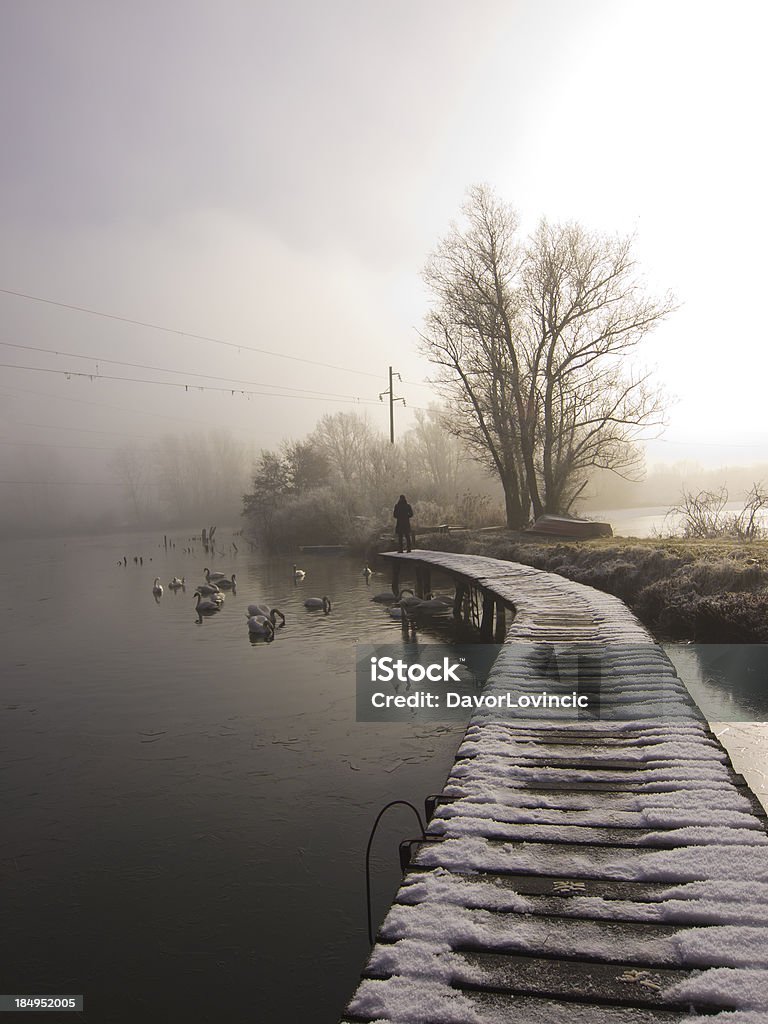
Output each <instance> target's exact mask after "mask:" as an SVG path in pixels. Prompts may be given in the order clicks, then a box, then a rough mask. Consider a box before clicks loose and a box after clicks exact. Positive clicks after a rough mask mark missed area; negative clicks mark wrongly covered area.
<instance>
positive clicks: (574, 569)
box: [367, 531, 768, 643]
mask: <svg viewBox="0 0 768 1024" xmlns="http://www.w3.org/2000/svg"><path fill="white" fill-rule="evenodd" d="M417 545H418V547H419V548H422V549H425V550H432V551H446V552H453V553H456V554H468V555H484V556H486V557H489V558H498V559H501V560H502V561H510V562H520V563H521V564H523V565H530V566H532V567H533V568H535V569H544V570H546V571H547V572H553V573H557V574H558V575H560V576H563V577H564V578H566V579H570V580H573V581H574V582H577V583H584V584H586V585H588V586H591V587H595V588H596V589H597V590H601V591H603V592H604V593H608V594H611V595H613V596H614V597H618V598H620V599H621V600H622V601H624V602H625V604H627V606H628V607H629V608H630V609H631V611H632V612H633V613H634V614H635V615H636V616H637V618H638V619H639V620H640V621H641V622H642V623H643V625H644V626H646V628H648V629H649V630H650V631H651V632H652V633H653V635H654V636H655V637H656V638H657V639H659V640H690V641H694V642H696V643H768V541H755V542H752V543H748V544H747V543H743V542H737V541H730V540H723V539H713V540H695V541H694V540H684V539H679V538H663V539H662V538H647V539H646V538H643V539H638V538H634V537H626V538H625V537H612V538H597V539H594V540H584V541H570V540H569V541H563V540H561V539H558V538H549V537H547V538H541V537H537V538H535V539H533V538H531V537H530V536H529V535H526V534H524V533H515V532H513V531H508V532H507V531H505V532H503V533H493V534H489V533H482V532H471V531H466V532H462V533H449V534H430V535H426V536H423V537H419V538H418V540H417ZM367 554H368V555H373V552H371V551H370V550H369V551H368V552H367Z"/></svg>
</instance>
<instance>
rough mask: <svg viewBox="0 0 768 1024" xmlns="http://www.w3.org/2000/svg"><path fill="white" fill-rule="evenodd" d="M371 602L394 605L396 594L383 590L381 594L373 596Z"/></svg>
mask: <svg viewBox="0 0 768 1024" xmlns="http://www.w3.org/2000/svg"><path fill="white" fill-rule="evenodd" d="M371 600H372V601H377V602H378V603H379V604H394V603H395V601H397V594H393V593H392V591H391V590H385V591H384V593H382V594H374V595H373V597H372V598H371Z"/></svg>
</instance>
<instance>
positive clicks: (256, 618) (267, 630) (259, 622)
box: [248, 615, 275, 639]
mask: <svg viewBox="0 0 768 1024" xmlns="http://www.w3.org/2000/svg"><path fill="white" fill-rule="evenodd" d="M248 632H249V633H250V634H251V636H265V637H267V638H268V639H271V638H272V637H274V635H275V627H274V625H273V624H272V622H271V621H270V620H269V619H268V618H267V617H266V616H265V615H251V617H250V618H249V619H248Z"/></svg>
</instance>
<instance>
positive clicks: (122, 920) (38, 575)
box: [0, 534, 765, 1024]
mask: <svg viewBox="0 0 768 1024" xmlns="http://www.w3.org/2000/svg"><path fill="white" fill-rule="evenodd" d="M171 539H172V541H173V542H175V544H176V547H175V548H172V549H171V550H169V551H166V550H165V549H164V547H163V546H162V538H161V537H158V536H157V535H156V534H152V535H137V534H132V535H125V536H111V537H106V538H97V539H90V540H85V539H74V540H73V539H66V540H45V541H34V542H33V541H29V542H19V543H14V544H7V543H6V544H4V545H0V576H2V579H1V580H0V583H1V584H2V586H1V589H0V592H1V593H2V598H0V608H1V609H2V615H1V616H0V638H1V639H0V643H1V644H2V651H3V676H2V688H1V689H0V822H1V823H2V824H1V825H0V920H1V921H2V928H0V992H2V993H4V994H21V993H25V994H51V995H53V994H80V993H82V994H83V995H84V996H85V1007H86V1009H85V1012H84V1013H83V1014H82V1015H78V1014H71V1013H70V1014H66V1015H64V1014H53V1015H50V1016H49V1017H48V1018H47V1019H51V1020H64V1021H70V1022H71V1021H72V1020H74V1019H78V1017H80V1018H81V1019H84V1020H87V1021H90V1022H94V1024H108V1022H120V1024H122V1022H129V1021H130V1022H136V1021H142V1022H154V1021H171V1020H178V1021H185V1022H188V1024H197V1022H207V1021H211V1022H213V1021H215V1022H222V1021H226V1022H231V1024H239V1022H241V1021H242V1022H249V1024H252V1022H258V1024H272V1022H278V1021H281V1022H282V1021H285V1020H289V1019H297V1020H307V1021H309V1020H311V1021H313V1024H333V1022H335V1021H336V1020H337V1019H338V1016H339V1014H340V1013H341V1010H342V1007H343V1005H344V1003H345V1001H346V1000H347V998H348V997H349V996H350V995H351V993H352V991H353V989H354V987H355V984H356V980H357V977H358V975H359V971H360V969H361V967H362V965H363V962H364V960H365V956H366V953H367V950H368V940H367V936H366V908H365V899H364V873H363V863H364V862H363V857H364V853H365V847H366V843H367V840H368V835H369V830H370V827H371V825H372V823H373V820H374V818H375V816H376V814H377V813H378V811H379V810H380V809H381V807H382V806H383V805H384V804H385V803H387V802H388V801H390V800H393V799H397V798H402V799H407V800H410V801H412V802H414V803H416V804H417V805H422V802H423V798H424V796H426V795H427V794H429V793H433V792H439V790H440V789H441V788H442V785H443V782H444V780H445V777H446V775H447V772H448V770H449V768H450V766H451V764H452V762H453V757H454V754H455V751H456V749H457V747H458V744H459V740H460V738H461V736H462V735H463V732H464V724H462V722H460V721H453V722H434V723H425V722H423V721H422V722H419V723H412V724H401V723H387V724H383V723H375V724H368V723H358V722H356V720H355V688H354V659H355V644H356V643H357V642H361V643H365V644H371V643H374V644H377V643H398V642H399V641H400V639H401V633H400V627H399V625H398V624H397V623H395V622H393V621H392V619H391V618H390V617H389V616H388V614H387V613H386V611H385V610H384V609H383V608H382V607H381V606H380V605H377V604H374V603H372V602H371V601H370V597H371V595H372V594H373V593H375V592H377V591H379V590H386V589H388V585H387V578H386V577H385V576H383V575H377V576H374V578H373V580H372V581H371V585H370V586H367V585H366V582H365V579H364V578H363V575H362V564H361V563H360V562H359V561H357V560H354V559H347V558H327V557H326V558H322V557H302V559H301V560H300V563H301V566H302V568H304V569H305V570H306V571H307V576H306V579H305V580H304V581H303V582H301V583H300V584H295V583H294V580H293V573H292V568H291V563H292V560H291V559H290V558H279V559H278V558H265V557H263V556H262V555H259V554H256V553H249V552H247V551H245V550H244V549H243V548H244V543H243V542H239V543H240V546H241V550H240V551H239V553H237V554H235V553H234V552H233V551H232V549H231V547H230V545H231V540H232V538H231V537H230V536H228V537H224V538H221V539H220V546H221V547H223V548H224V549H226V550H227V551H228V552H229V553H228V554H227V555H218V556H217V557H216V559H215V568H216V569H222V570H227V571H229V572H231V571H233V570H234V571H235V572H236V573H237V580H238V588H237V593H236V594H234V595H233V594H229V595H228V596H227V598H226V601H225V604H224V607H223V609H222V610H221V612H220V613H218V614H217V615H215V616H214V617H212V618H209V619H204V620H203V621H202V623H198V622H197V618H196V615H195V611H194V598H193V596H192V595H193V591H194V584H195V582H199V581H202V579H203V568H204V566H205V565H212V563H211V561H210V559H209V557H208V556H206V555H204V553H203V552H202V551H200V550H199V545H198V550H196V551H195V552H193V553H185V552H184V548H185V547H186V546H188V545H189V544H190V543H191V541H190V540H189V539H188V536H187V535H185V534H178V535H175V536H173V537H172V538H171ZM124 555H125V556H127V558H128V565H127V566H123V564H122V562H121V564H119V565H118V564H117V563H118V559H122V557H123V556H124ZM139 555H141V556H143V559H144V564H143V566H142V565H137V564H135V563H134V561H133V558H134V556H139ZM212 567H213V566H212ZM156 575H158V576H160V578H161V581H162V583H163V586H164V587H165V593H164V594H163V596H162V597H161V598H160V599H159V601H155V599H154V598H153V594H152V581H153V578H154V577H155V576H156ZM174 575H178V576H186V578H187V580H188V581H189V582H188V584H187V588H186V590H185V591H181V590H180V591H178V592H176V593H174V592H173V591H171V590H169V589H168V587H167V583H168V581H169V580H170V579H171V578H172V577H173V576H174ZM324 594H328V595H329V596H330V597H331V598H332V600H333V610H332V612H331V614H330V615H328V616H326V615H323V613H322V612H311V611H308V610H307V609H305V608H304V606H303V602H304V599H305V598H306V597H322V596H323V595H324ZM251 602H254V603H262V602H264V603H267V604H269V605H270V606H277V607H279V608H281V609H282V610H283V612H284V613H285V615H286V617H287V625H286V627H285V628H284V629H283V630H280V631H279V634H278V637H277V639H276V640H275V641H274V643H271V644H266V643H256V644H253V643H251V642H250V640H249V637H248V633H247V629H246V622H245V616H244V609H245V607H246V606H247V605H248V604H249V603H251ZM446 639H447V637H446V635H445V634H444V635H443V636H442V637H441V636H440V635H439V634H438V633H435V632H434V631H433V632H432V633H429V632H428V631H427V632H422V633H420V634H419V637H418V640H417V642H418V643H421V642H438V641H443V642H445V640H446ZM680 658H681V659H682V660H680ZM680 658H678V659H677V660H678V661H679V663H680V669H681V672H682V673H683V675H684V676H685V675H687V676H688V678H689V679H691V678H693V677H696V681H697V682H698V685H699V693H700V694H701V693H704V694H705V696H707V699H708V700H709V701H710V703H711V704H712V705H713V706H712V707H711V708H710V709H709V710H710V714H711V715H712V716H713V717H715V718H719V717H722V718H730V719H731V720H733V719H738V718H742V719H746V718H752V717H758V718H759V717H761V715H760V713H761V712H762V711H764V710H765V697H764V694H765V688H764V686H762V685H760V686H757V687H756V686H755V683H754V679H755V674H754V672H753V673H752V674H751V675H749V674H747V683H746V684H745V690H744V698H745V700H744V702H743V703H742V704H739V705H738V706H737V707H734V706H733V705H732V703H729V702H732V700H733V692H732V689H731V688H730V687H728V686H727V685H725V684H723V682H722V681H721V675H722V673H721V674H720V675H718V674H717V671H718V666H717V665H715V666H714V667H713V668H712V671H710V670H709V668H707V672H704V673H703V672H702V671H701V670H702V666H701V665H700V664H699V663H698V661H697V659H696V657H695V652H693V651H689V652H685V651H683V652H682V654H681V655H680ZM713 673H714V674H713ZM760 683H761V684H762V679H761V680H760ZM759 691H762V693H760V692H759ZM761 698H762V700H761ZM726 705H728V711H726ZM728 728H729V729H730V728H732V726H729V727H728ZM741 735H742V734H741V733H740V734H739V736H741ZM764 736H765V730H763V731H762V732H761V733H759V734H758V736H757V739H755V738H754V737H751V738H749V742H750V743H758V742H760V743H762V742H763V737H764ZM742 742H746V741H743V740H742V739H739V743H742ZM763 778H764V775H763ZM390 813H391V818H389V819H385V821H384V823H383V828H382V830H381V832H380V834H379V836H378V838H377V841H376V844H375V847H374V850H375V857H374V873H373V878H374V890H375V894H376V899H375V915H374V916H375V918H376V920H377V921H378V920H379V919H380V917H381V916H382V915H383V913H384V912H385V910H386V908H387V906H388V905H389V902H390V900H391V898H392V894H393V891H394V888H395V886H396V885H397V882H398V879H399V867H398V858H397V844H398V842H399V840H400V839H401V838H404V837H414V836H415V835H416V834H417V829H416V824H415V821H414V820H413V819H412V817H411V815H410V814H409V813H408V812H407V811H406V810H404V809H396V810H395V811H393V812H390Z"/></svg>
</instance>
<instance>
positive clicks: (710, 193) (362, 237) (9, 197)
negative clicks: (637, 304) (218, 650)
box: [0, 0, 768, 529]
mask: <svg viewBox="0 0 768 1024" xmlns="http://www.w3.org/2000/svg"><path fill="white" fill-rule="evenodd" d="M765 16H766V15H765V10H764V8H763V7H762V5H759V4H757V3H751V2H742V3H736V4H734V5H731V6H730V7H729V9H728V12H727V15H726V14H725V13H724V11H723V10H722V8H720V7H719V6H717V5H715V4H713V3H712V4H710V3H704V4H701V3H695V4H694V3H692V2H684V3H679V4H675V5H674V7H673V9H672V10H670V9H669V7H668V5H664V4H661V3H657V2H647V0H644V2H642V3H641V2H636V0H631V2H630V0H628V2H626V3H623V4H621V5H616V4H613V3H609V2H608V0H584V2H582V3H580V4H577V5H574V4H570V3H566V2H564V0H549V2H548V3H545V4H534V3H524V2H521V3H515V4H509V3H502V2H500V0H483V2H482V3H481V4H480V5H479V6H475V7H472V8H469V7H467V6H466V5H464V4H461V3H458V2H455V0H450V2H448V3H444V2H440V3H437V2H436V0H428V2H425V3H423V4H420V5H419V6H418V8H417V9H415V10H414V8H413V5H411V4H406V3H404V2H400V0H399V2H396V3H394V4H388V5H386V8H383V7H381V8H376V7H369V6H367V5H362V6H361V5H359V4H354V3H352V2H350V0H336V2H334V3H332V4H330V5H323V6H322V7H317V6H316V5H313V4H308V3H304V2H299V0H294V2H291V3H288V4H282V3H281V4H278V3H273V2H263V3H258V4H250V3H243V2H238V0H229V2H225V3H224V4H222V5H216V6H215V7H214V6H212V5H210V4H206V3H203V2H193V3H184V4H182V3H180V2H169V3H165V4H162V5H161V6H160V7H157V5H153V4H149V3H147V2H139V3H137V4H132V5H130V6H128V7H126V6H115V5H100V6H98V7H97V8H94V7H93V5H90V4H85V3H83V2H82V0H74V2H72V3H69V4H66V5H51V4H49V3H45V2H43V0H31V2H29V3H24V4H8V5H6V6H5V8H4V11H3V31H2V33H1V34H0V58H1V59H0V85H1V86H2V89H3V95H4V96H6V97H7V100H8V102H6V103H5V104H4V105H3V110H2V112H1V113H0V127H2V132H3V139H4V140H5V144H4V146H3V148H2V153H0V180H1V181H2V186H3V187H2V190H0V212H1V213H2V217H3V225H4V231H3V244H2V247H1V248H0V289H2V290H0V317H2V324H3V330H2V335H1V336H0V342H2V345H0V364H2V366H1V367H0V426H1V428H2V442H3V443H2V444H1V445H0V449H1V450H0V487H1V488H2V497H3V504H4V506H5V507H8V505H9V504H12V505H13V507H14V509H15V510H16V511H15V512H14V517H15V518H14V522H15V523H18V522H20V521H21V520H23V519H25V518H27V519H29V518H30V517H31V518H32V519H34V518H35V517H37V518H38V519H43V518H45V517H43V516H42V511H41V510H42V509H43V508H46V509H55V512H50V513H49V515H48V519H50V520H53V522H51V523H50V524H48V523H46V528H48V526H49V525H50V527H51V528H54V529H55V527H56V525H57V522H58V523H59V524H62V525H63V524H65V523H73V524H78V523H79V524H80V525H81V526H82V525H83V524H85V525H88V524H90V525H97V524H98V523H99V521H101V520H103V522H107V521H111V522H115V521H117V522H118V523H120V522H121V519H120V515H119V512H120V506H121V503H123V502H124V501H125V494H124V490H123V489H122V488H121V487H120V485H119V482H118V481H117V480H116V479H115V473H114V465H113V461H114V457H115V452H114V449H117V448H121V447H124V446H130V447H133V448H138V449H140V450H152V449H153V448H154V446H155V445H156V444H157V443H162V439H163V438H166V437H167V436H168V435H171V436H173V437H174V438H177V439H178V438H184V439H185V443H189V444H192V445H194V444H197V446H198V447H199V448H201V449H202V448H203V447H204V445H205V444H206V443H211V439H212V438H214V437H226V438H228V439H229V440H230V441H231V443H232V444H233V445H236V446H239V449H240V450H241V452H242V459H243V464H244V474H245V475H246V476H247V473H248V471H249V465H248V464H249V462H250V460H251V453H252V452H258V450H259V449H260V448H262V447H274V446H276V445H277V444H279V443H280V441H281V440H282V439H283V438H292V439H297V438H299V437H302V436H304V435H305V434H306V433H307V432H308V431H310V430H311V429H312V428H313V426H314V424H315V423H316V422H317V420H318V418H319V417H320V415H322V414H324V413H327V412H334V411H338V410H352V409H354V410H357V411H359V412H365V413H367V415H368V416H369V417H370V421H371V424H372V426H373V427H374V428H376V429H379V430H383V431H386V430H387V427H388V423H387V409H386V405H385V404H384V403H381V402H380V401H379V398H378V396H379V393H380V392H382V391H383V390H385V389H386V387H387V368H388V366H389V365H393V366H394V369H395V370H396V371H398V372H399V373H400V374H401V376H402V382H400V381H398V382H397V391H398V395H400V396H402V397H404V398H405V399H406V400H407V407H406V408H403V407H402V406H401V405H398V407H397V429H398V434H399V433H400V432H401V431H403V430H405V429H407V427H408V426H410V425H412V423H413V415H414V412H415V411H416V410H417V409H419V408H426V406H427V405H428V404H429V402H430V401H432V400H434V399H435V395H434V392H433V390H432V389H431V388H430V387H429V386H428V385H426V384H425V380H426V379H427V377H428V376H429V374H430V372H431V368H430V366H429V364H428V363H427V362H426V360H425V359H424V357H423V356H421V355H420V354H419V352H418V346H417V342H418V337H417V331H418V329H420V327H421V325H422V322H423V316H424V313H425V311H426V308H427V297H426V292H425V288H424V285H423V283H422V281H421V279H420V276H419V275H420V271H421V268H422V267H423V266H424V262H425V260H426V258H427V256H428V254H429V253H430V252H431V251H432V250H433V249H434V248H435V246H436V245H437V243H438V241H439V239H440V238H441V237H442V236H443V235H444V234H445V232H446V230H447V228H448V225H449V223H450V221H451V220H452V219H453V218H456V217H457V215H458V213H459V208H460V205H461V202H462V198H463V196H464V193H465V190H466V188H467V187H468V186H469V185H470V184H472V183H474V182H479V181H487V182H489V183H490V184H491V185H492V186H493V187H494V188H496V189H497V191H498V192H499V194H500V195H501V196H502V197H503V198H504V199H507V200H509V201H511V202H512V203H514V204H515V205H516V206H517V207H518V209H519V211H520V216H521V221H522V225H523V228H524V229H525V230H528V229H530V228H532V227H533V226H534V225H535V224H536V222H537V220H538V218H539V217H541V216H542V215H544V216H547V217H549V218H550V219H552V220H558V219H578V220H580V221H582V222H583V223H584V224H585V225H586V226H587V227H590V228H595V229H599V230H605V231H609V232H613V231H619V232H635V233H636V244H637V254H638V258H639V260H640V263H641V266H642V269H643V272H644V274H645V276H646V279H647V283H648V286H649V287H650V288H651V289H652V290H654V291H664V290H666V289H667V288H671V289H672V290H673V291H674V292H675V293H676V295H677V297H678V299H679V301H680V304H681V305H680V309H679V310H678V312H677V313H676V314H675V315H674V316H673V317H672V318H670V320H669V321H668V322H667V323H665V324H664V325H662V326H661V327H660V328H659V330H658V331H657V332H656V333H655V334H654V336H653V337H652V338H651V339H649V340H648V342H647V344H646V345H645V346H644V351H643V353H642V354H641V355H640V359H641V362H642V363H643V364H645V365H650V366H654V365H655V366H656V370H657V375H658V378H659V379H660V380H661V382H662V383H664V384H665V386H666V388H667V390H668V393H669V395H670V397H671V399H673V404H672V406H671V408H670V412H669V417H668V420H669V425H668V428H667V430H666V431H665V432H664V433H663V434H662V436H661V437H660V438H659V439H657V440H653V441H649V454H648V461H649V464H650V465H653V464H655V463H656V462H659V461H666V462H674V461H680V460H689V461H690V460H694V461H699V462H702V463H703V464H705V465H707V466H719V465H736V464H739V463H742V464H743V463H750V462H751V463H757V462H761V461H765V460H768V441H767V438H766V432H765V428H764V423H763V420H762V417H761V415H760V409H761V408H762V390H761V387H762V385H761V381H762V380H763V379H764V369H765V366H764V360H765V358H766V357H765V351H766V346H765V344H764V340H765V339H764V338H762V337H761V335H760V332H759V331H757V332H756V331H755V329H754V325H753V323H752V320H751V313H750V310H749V304H748V303H743V302H738V301H736V302H734V301H733V300H732V296H733V295H735V294H739V295H749V294H757V293H758V292H759V290H760V289H761V287H762V279H761V277H760V273H761V271H760V270H759V266H760V259H759V258H758V255H759V249H757V248H756V245H757V242H756V240H757V239H760V238H762V237H763V236H764V234H765V230H766V227H768V225H767V224H766V219H768V218H767V213H766V200H765V191H764V189H763V187H762V181H763V178H764V174H763V171H764V170H765V152H764V143H763V140H762V137H761V135H760V133H758V132H755V131H754V125H755V124H757V123H759V122H760V120H761V114H762V111H761V109H760V108H759V97H761V96H762V95H763V93H764V88H763V87H764V77H763V76H764V63H763V61H762V54H761V53H760V51H759V49H758V46H759V43H758V40H760V39H761V38H762V33H761V31H760V26H761V25H762V26H764V24H765ZM650 68H652V69H653V73H652V74H650V73H649V69H650ZM574 99H575V100H576V101H577V102H576V107H575V108H573V109H578V110H579V111H580V112H581V113H580V115H579V117H569V116H568V114H567V112H568V110H570V109H572V105H571V101H572V100H574ZM585 116H586V125H587V127H586V128H585V119H584V118H585ZM608 126H610V128H608ZM608 132H610V134H608ZM553 139H555V140H557V150H558V152H562V153H564V152H567V153H568V173H567V174H564V173H562V168H561V167H560V166H559V163H558V161H552V160H550V159H549V158H548V154H550V153H551V150H552V140H553ZM639 140H642V144H639ZM607 152H608V153H610V158H606V157H605V153H607ZM703 211H706V213H703ZM729 253H730V254H733V253H738V254H739V258H738V260H733V259H731V258H726V255H725V254H729ZM40 300H47V301H40ZM51 303H61V304H62V305H55V304H51ZM72 307H79V308H72ZM83 310H90V311H91V312H84V311H83ZM94 312H101V313H105V314H108V315H107V316H96V315H93V313H94ZM150 325H153V326H150ZM158 327H160V328H165V329H163V330H158V329H156V328H158ZM726 339H727V342H726ZM747 367H748V368H749V372H745V368H747ZM65 372H66V373H68V376H65ZM116 377H120V378H123V379H122V380H116V379H112V378H116ZM43 484H45V488H43ZM654 503H655V502H654V500H653V499H652V498H650V497H642V498H636V499H635V500H633V501H631V502H629V504H633V505H639V504H654ZM602 504H603V506H604V507H605V505H609V506H610V502H608V501H607V500H604V501H603V502H602ZM123 521H124V520H123Z"/></svg>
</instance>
